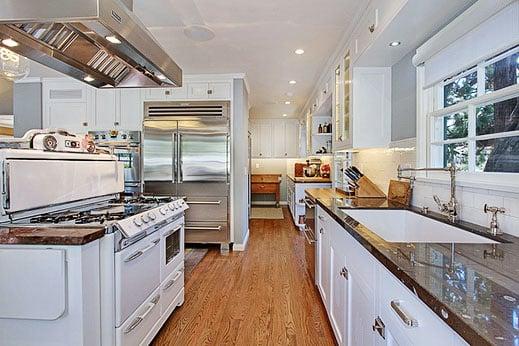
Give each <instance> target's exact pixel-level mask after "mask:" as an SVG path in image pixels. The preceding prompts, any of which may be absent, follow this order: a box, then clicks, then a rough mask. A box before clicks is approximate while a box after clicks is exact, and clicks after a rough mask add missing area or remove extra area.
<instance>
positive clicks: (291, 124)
mask: <svg viewBox="0 0 519 346" xmlns="http://www.w3.org/2000/svg"><path fill="white" fill-rule="evenodd" d="M284 138H285V153H284V157H298V156H299V123H298V122H297V121H293V120H290V121H287V122H286V123H285V133H284Z"/></svg>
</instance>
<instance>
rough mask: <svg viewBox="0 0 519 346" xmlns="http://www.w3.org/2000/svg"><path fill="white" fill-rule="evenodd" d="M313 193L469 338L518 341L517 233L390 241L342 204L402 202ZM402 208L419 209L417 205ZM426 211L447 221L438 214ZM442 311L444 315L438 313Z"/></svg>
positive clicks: (361, 205)
mask: <svg viewBox="0 0 519 346" xmlns="http://www.w3.org/2000/svg"><path fill="white" fill-rule="evenodd" d="M308 192H310V193H312V191H309V190H307V193H308ZM313 197H314V198H315V199H316V200H317V203H318V204H319V205H320V206H321V207H322V208H323V209H324V210H326V211H327V212H328V213H329V214H330V215H331V216H332V217H333V218H334V219H335V220H336V221H337V222H338V223H339V224H341V225H342V226H343V227H344V229H345V230H346V231H347V232H348V233H350V234H351V235H352V236H353V237H354V238H355V239H356V240H357V241H358V242H359V243H360V244H361V245H363V246H364V248H366V250H368V251H369V252H370V253H371V254H372V255H373V256H374V257H375V258H376V259H377V260H378V261H379V262H380V263H382V264H383V265H384V266H385V267H386V268H387V269H388V270H389V271H391V272H392V273H393V274H394V275H395V276H396V277H397V278H398V279H399V280H400V281H401V282H402V283H403V284H404V285H405V286H407V287H408V288H409V289H410V290H411V292H414V293H415V295H416V296H418V297H419V299H421V300H422V301H423V302H424V303H425V304H426V305H427V306H429V308H430V309H431V310H432V311H433V312H434V313H436V315H438V316H439V317H440V318H441V319H442V320H444V321H445V322H446V323H447V324H448V325H449V326H450V327H451V328H453V329H454V330H455V331H456V332H457V333H458V334H460V335H461V336H462V337H463V338H464V339H465V340H466V341H467V342H468V343H470V344H472V345H486V344H495V345H517V344H519V238H517V237H513V236H511V235H507V234H505V235H502V236H499V237H489V238H492V239H494V240H498V241H500V242H502V243H500V244H459V243H458V244H454V245H451V244H438V243H390V242H386V241H385V240H384V239H382V238H381V237H379V236H378V235H376V234H375V233H373V232H371V231H370V230H369V229H368V228H366V227H365V226H363V225H362V224H360V223H358V222H357V221H355V220H354V219H353V218H351V217H349V216H348V215H347V214H346V213H345V210H344V209H348V208H365V209H376V208H385V209H404V208H405V207H404V206H402V205H399V204H398V203H394V202H388V201H387V200H385V199H372V198H363V199H348V198H336V197H337V196H334V197H332V198H330V196H328V197H326V196H325V195H324V194H322V193H315V192H314V193H313ZM323 197H324V198H323ZM406 209H408V210H411V211H413V212H417V213H419V210H418V209H416V208H412V207H411V208H406ZM346 211H347V210H346ZM427 216H428V217H431V218H434V219H438V220H442V221H445V222H446V223H449V222H448V221H447V220H445V219H444V218H443V217H442V216H441V215H439V214H436V213H432V212H431V213H429V214H428V215H427ZM456 225H457V226H459V227H461V228H464V229H466V230H471V231H472V232H473V233H476V234H479V235H482V234H485V235H486V236H487V237H488V234H486V232H487V230H486V229H485V228H483V227H481V226H477V225H473V224H470V223H466V222H461V223H459V224H456ZM452 246H454V248H452ZM452 250H454V258H452V255H451V251H452ZM411 258H414V263H413V262H411ZM442 310H444V312H445V311H446V312H448V317H444V316H442Z"/></svg>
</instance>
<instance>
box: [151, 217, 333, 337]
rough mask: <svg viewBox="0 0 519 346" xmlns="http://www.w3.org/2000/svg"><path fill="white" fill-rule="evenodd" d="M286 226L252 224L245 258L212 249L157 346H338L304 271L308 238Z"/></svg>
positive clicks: (287, 222) (190, 280)
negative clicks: (305, 243) (305, 244)
mask: <svg viewBox="0 0 519 346" xmlns="http://www.w3.org/2000/svg"><path fill="white" fill-rule="evenodd" d="M283 213H284V215H285V219H284V220H259V219H256V220H251V227H250V239H249V245H248V248H247V250H246V251H245V252H231V253H229V254H227V255H221V254H220V252H219V251H218V250H216V249H211V250H210V251H209V253H208V254H207V255H206V256H205V257H204V259H203V260H202V261H201V262H200V263H199V264H198V266H197V267H196V268H195V269H194V270H193V272H192V273H191V275H190V277H189V278H188V280H186V285H185V302H184V305H183V306H182V307H180V308H178V309H177V310H175V311H174V312H173V314H172V315H171V317H170V318H169V320H168V321H166V323H165V324H164V327H163V328H162V329H161V330H160V332H159V334H158V335H157V337H156V338H155V340H154V342H153V345H155V346H159V345H334V344H335V341H334V337H333V332H332V330H331V327H330V325H329V323H328V319H327V317H326V312H325V310H324V307H323V305H322V303H321V301H320V298H319V296H318V292H317V290H316V289H315V287H314V285H313V283H312V282H311V278H310V276H309V275H308V273H307V272H306V269H305V267H304V241H305V240H304V237H303V236H302V235H301V234H300V233H299V231H297V230H296V229H295V227H294V226H293V224H292V222H291V219H290V215H289V212H288V210H287V209H286V208H283Z"/></svg>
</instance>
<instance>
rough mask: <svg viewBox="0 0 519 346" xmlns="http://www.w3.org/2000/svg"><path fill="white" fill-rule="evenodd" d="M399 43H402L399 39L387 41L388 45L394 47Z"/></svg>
mask: <svg viewBox="0 0 519 346" xmlns="http://www.w3.org/2000/svg"><path fill="white" fill-rule="evenodd" d="M401 44H402V42H400V41H393V42H390V43H389V47H396V46H400V45H401Z"/></svg>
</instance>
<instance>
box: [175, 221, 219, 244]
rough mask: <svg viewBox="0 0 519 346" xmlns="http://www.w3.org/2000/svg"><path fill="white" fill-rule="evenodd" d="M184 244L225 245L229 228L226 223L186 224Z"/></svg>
mask: <svg viewBox="0 0 519 346" xmlns="http://www.w3.org/2000/svg"><path fill="white" fill-rule="evenodd" d="M185 231H186V243H226V242H228V241H229V228H228V225H227V223H226V222H187V221H186V226H185Z"/></svg>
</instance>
